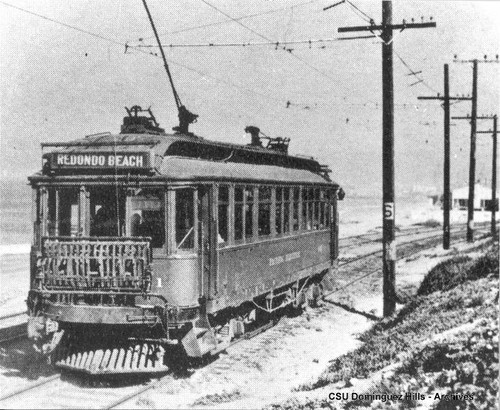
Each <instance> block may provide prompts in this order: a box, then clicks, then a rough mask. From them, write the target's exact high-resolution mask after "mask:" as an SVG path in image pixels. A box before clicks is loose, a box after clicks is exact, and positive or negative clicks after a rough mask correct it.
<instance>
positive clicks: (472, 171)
mask: <svg viewBox="0 0 500 410" xmlns="http://www.w3.org/2000/svg"><path fill="white" fill-rule="evenodd" d="M453 61H454V62H455V63H472V110H471V116H470V161H469V201H468V204H467V242H474V186H475V184H476V181H475V179H476V125H477V65H478V63H479V62H481V63H498V61H499V60H498V55H497V56H496V60H488V56H484V60H481V61H479V60H478V59H477V58H476V59H473V60H459V59H457V57H456V56H455V59H454V60H453Z"/></svg>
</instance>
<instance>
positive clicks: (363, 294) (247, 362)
mask: <svg viewBox="0 0 500 410" xmlns="http://www.w3.org/2000/svg"><path fill="white" fill-rule="evenodd" d="M486 241H487V240H483V241H477V242H476V243H474V244H467V243H461V244H458V245H456V246H454V247H452V249H450V250H448V251H444V250H443V249H442V248H441V247H436V248H434V249H429V250H426V251H423V252H421V253H419V254H417V255H414V256H412V257H410V258H408V259H407V260H403V261H400V262H399V263H398V266H397V282H398V289H403V290H404V291H406V292H408V293H413V292H414V291H415V290H416V288H417V287H418V285H419V284H420V282H421V281H422V279H423V278H424V276H425V274H426V273H427V272H428V271H429V270H430V269H431V268H432V267H433V266H435V265H436V264H438V263H440V262H441V261H443V260H446V259H448V258H450V257H452V256H453V255H455V254H456V253H457V252H467V253H468V254H469V255H470V256H472V257H474V256H478V254H476V253H475V252H474V249H475V248H477V246H479V245H480V244H481V243H483V242H486ZM381 285H382V281H381V278H380V275H375V278H371V279H367V281H366V282H365V283H363V284H360V285H359V286H357V287H353V288H351V289H349V292H348V297H349V299H350V301H351V305H352V306H353V307H354V308H355V309H357V310H359V311H361V312H370V313H372V314H375V315H377V316H381V314H382V297H381V294H382V293H381ZM345 296H346V292H344V294H343V295H342V297H343V298H344V300H345ZM342 297H341V299H342ZM332 299H335V298H332ZM402 306H403V305H398V308H402ZM372 323H373V322H371V321H369V320H368V319H366V317H364V316H363V315H361V314H355V313H348V312H346V311H345V310H343V309H341V308H339V307H336V306H332V305H328V304H324V305H323V306H322V307H321V308H320V309H319V310H316V311H315V310H310V311H309V312H307V313H305V314H304V315H302V316H300V317H298V318H289V319H285V320H284V322H282V323H280V324H279V325H278V326H277V327H276V328H274V329H272V330H269V331H267V332H266V333H265V334H263V335H261V336H259V337H258V338H256V339H253V340H252V341H250V343H249V344H244V346H240V347H235V348H234V349H231V350H229V352H228V355H227V356H223V357H221V358H220V359H218V360H217V361H216V362H215V363H214V364H212V365H209V366H207V367H205V368H202V369H199V370H197V371H195V373H194V374H193V375H192V376H191V377H190V378H188V379H184V380H178V381H176V382H174V383H173V384H171V383H169V384H168V385H167V386H165V387H161V386H160V387H158V388H157V389H155V390H153V391H151V392H149V393H147V394H146V395H144V396H141V397H140V398H139V399H135V400H133V401H131V402H128V403H126V404H124V406H123V408H127V407H139V408H162V407H168V408H204V407H206V408H228V409H235V408H237V409H254V408H262V407H265V406H268V405H270V404H272V403H279V402H283V401H287V400H299V401H300V402H306V401H307V400H308V399H313V398H315V399H325V400H326V399H327V398H328V393H329V392H330V391H332V388H333V387H325V388H323V389H319V390H317V391H312V392H294V391H293V390H294V389H295V388H297V387H299V386H300V385H301V384H303V383H305V382H307V381H311V380H315V379H316V378H317V377H318V376H319V374H320V373H321V372H322V371H323V370H324V369H325V368H326V367H327V364H328V362H329V361H330V360H332V359H334V358H336V357H338V356H341V355H343V354H345V353H346V352H348V351H350V350H352V349H355V348H356V347H357V346H358V343H359V342H358V341H357V340H356V335H357V334H359V333H360V332H362V331H364V330H367V329H368V328H369V327H370V326H371V324H372ZM379 376H380V377H381V375H378V376H377V377H379ZM363 383H364V382H363V381H359V383H358V385H359V386H358V387H360V388H361V387H362V385H363Z"/></svg>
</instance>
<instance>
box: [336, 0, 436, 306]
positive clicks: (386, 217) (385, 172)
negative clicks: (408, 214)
mask: <svg viewBox="0 0 500 410" xmlns="http://www.w3.org/2000/svg"><path fill="white" fill-rule="evenodd" d="M427 27H436V23H435V22H428V23H424V22H422V23H407V22H406V21H404V20H403V22H402V24H392V1H390V0H383V1H382V24H381V25H376V24H375V23H374V22H372V23H371V24H370V25H369V26H353V27H340V28H339V29H338V32H339V33H347V32H358V31H370V32H372V33H374V32H375V31H379V32H380V38H381V40H382V128H383V135H382V150H383V154H382V189H383V199H382V212H383V276H384V284H383V292H384V316H391V315H392V314H394V312H395V310H396V300H397V295H396V234H395V207H394V202H395V200H394V78H393V50H392V42H393V30H401V31H403V30H405V29H410V28H427Z"/></svg>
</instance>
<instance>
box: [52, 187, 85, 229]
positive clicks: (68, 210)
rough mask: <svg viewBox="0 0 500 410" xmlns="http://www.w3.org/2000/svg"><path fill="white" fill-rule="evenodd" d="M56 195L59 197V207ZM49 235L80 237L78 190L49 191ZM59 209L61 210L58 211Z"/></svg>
mask: <svg viewBox="0 0 500 410" xmlns="http://www.w3.org/2000/svg"><path fill="white" fill-rule="evenodd" d="M56 195H57V196H58V197H59V198H58V199H59V206H57V204H56V203H57V201H56ZM48 203H49V212H48V214H49V223H48V228H49V235H59V236H77V235H78V233H79V232H78V230H79V229H78V189H76V188H68V189H59V190H58V192H56V190H55V189H50V190H49V198H48ZM57 208H59V209H57Z"/></svg>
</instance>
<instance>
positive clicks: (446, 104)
mask: <svg viewBox="0 0 500 410" xmlns="http://www.w3.org/2000/svg"><path fill="white" fill-rule="evenodd" d="M418 99H419V100H439V101H443V108H444V170H443V249H450V208H451V203H450V101H451V100H453V101H456V100H470V99H471V98H470V97H450V77H449V68H448V64H445V65H444V96H442V97H441V96H440V95H439V94H438V95H437V96H436V97H418Z"/></svg>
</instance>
